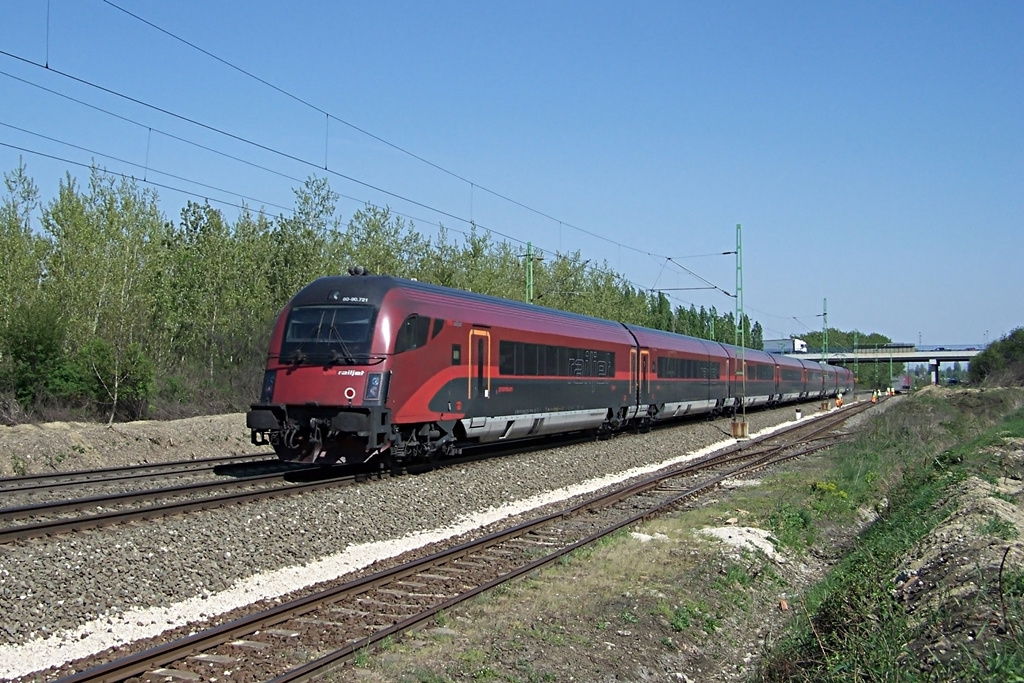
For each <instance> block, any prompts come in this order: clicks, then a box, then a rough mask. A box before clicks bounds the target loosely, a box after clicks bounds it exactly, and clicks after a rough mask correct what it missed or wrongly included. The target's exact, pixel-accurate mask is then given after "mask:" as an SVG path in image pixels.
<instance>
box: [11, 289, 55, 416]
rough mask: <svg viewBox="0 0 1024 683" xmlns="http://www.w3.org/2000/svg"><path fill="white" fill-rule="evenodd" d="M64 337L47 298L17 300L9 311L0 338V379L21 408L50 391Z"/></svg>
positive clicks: (30, 404) (27, 406) (32, 403)
mask: <svg viewBox="0 0 1024 683" xmlns="http://www.w3.org/2000/svg"><path fill="white" fill-rule="evenodd" d="M64 338H65V333H64V325H63V323H62V322H61V319H60V314H59V312H58V311H57V309H56V307H54V306H52V305H50V304H48V303H47V302H44V301H36V302H29V303H21V304H19V305H18V306H17V307H15V308H14V310H12V311H11V316H10V319H9V320H8V324H7V329H6V330H4V334H3V338H2V350H3V359H4V366H3V371H2V381H3V384H4V386H5V387H6V388H7V389H8V390H9V391H11V392H13V394H14V399H15V400H16V401H17V403H18V404H20V406H21V407H22V408H29V407H31V406H32V405H34V404H35V403H36V402H37V401H38V400H39V399H40V398H42V397H43V396H44V395H46V394H47V393H48V392H49V391H50V389H51V380H52V379H53V373H54V369H55V368H57V367H59V366H61V365H62V364H63V361H64Z"/></svg>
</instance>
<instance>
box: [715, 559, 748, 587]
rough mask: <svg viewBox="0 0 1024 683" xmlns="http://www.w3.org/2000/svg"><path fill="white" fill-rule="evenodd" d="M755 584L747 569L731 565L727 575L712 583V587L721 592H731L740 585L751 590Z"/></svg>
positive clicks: (727, 569) (726, 571)
mask: <svg viewBox="0 0 1024 683" xmlns="http://www.w3.org/2000/svg"><path fill="white" fill-rule="evenodd" d="M752 583H754V577H752V576H751V575H750V573H749V572H748V571H747V568H746V567H743V566H740V565H738V564H730V565H729V566H728V567H726V569H725V573H724V574H722V575H721V576H719V577H717V578H716V579H715V580H714V581H712V582H711V586H712V587H714V588H717V589H719V590H730V589H732V588H734V587H735V586H737V585H739V586H742V587H743V588H750V585H751V584H752Z"/></svg>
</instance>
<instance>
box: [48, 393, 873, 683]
mask: <svg viewBox="0 0 1024 683" xmlns="http://www.w3.org/2000/svg"><path fill="white" fill-rule="evenodd" d="M867 407H870V405H866V406H864V407H861V408H857V407H856V406H849V407H848V408H846V409H842V410H841V411H837V412H841V413H842V415H841V416H832V419H827V420H825V422H826V423H825V424H822V425H814V429H812V430H810V432H809V434H808V435H804V436H802V437H800V439H799V440H798V441H797V442H796V443H788V444H786V443H783V444H778V445H775V446H771V445H769V444H766V442H767V441H768V440H770V439H773V438H779V437H780V436H783V435H784V434H785V433H790V432H792V431H800V430H801V429H803V428H804V427H805V425H803V424H799V423H798V424H797V425H794V426H792V427H789V428H787V429H786V430H783V431H782V432H776V433H774V434H770V435H766V436H763V437H759V438H757V439H754V440H751V441H749V442H742V443H740V444H737V445H735V446H733V447H729V448H726V449H724V450H723V451H720V452H719V456H724V457H721V458H720V459H715V458H712V457H707V458H702V459H699V460H694V461H690V462H688V463H685V464H683V465H682V466H680V467H677V468H673V469H670V470H666V471H663V472H661V473H659V474H657V475H654V476H652V477H648V478H646V479H644V480H641V481H638V482H635V483H633V484H630V485H628V486H626V487H623V489H620V490H616V491H612V492H607V493H605V494H603V495H600V496H597V497H595V498H593V499H591V500H586V501H583V502H580V503H578V504H575V505H572V506H570V507H567V508H565V509H562V510H559V511H557V512H554V513H550V514H546V515H543V516H541V517H538V518H535V519H533V520H529V521H527V522H524V523H522V524H518V525H515V526H513V527H511V528H509V529H504V530H499V531H495V532H493V533H491V534H488V535H487V536H484V537H482V538H479V539H476V540H472V541H468V542H466V543H463V544H460V545H458V546H456V547H454V548H451V549H448V550H444V551H441V552H437V553H434V554H431V555H429V556H427V557H423V558H420V559H418V560H414V561H413V562H410V563H407V564H403V565H400V566H397V567H393V568H391V569H386V570H384V571H382V572H379V573H376V574H373V575H369V576H365V577H362V578H358V579H355V580H353V581H349V582H346V583H344V584H342V585H339V586H336V587H333V588H330V589H327V590H324V591H320V592H315V593H312V594H310V595H307V596H303V597H299V598H296V599H294V600H291V601H289V602H287V603H284V604H281V605H278V606H275V607H273V608H271V609H269V610H266V611H263V612H258V613H254V614H250V615H247V616H245V617H242V618H240V619H237V620H235V621H231V622H228V623H225V624H221V625H219V626H216V627H214V628H211V629H209V630H206V631H202V632H199V633H195V634H193V635H190V636H187V637H185V638H182V639H179V640H175V641H172V642H168V643H164V644H162V645H159V646H157V647H154V648H151V649H149V650H145V651H141V652H137V653H134V654H131V655H129V656H127V657H124V658H122V659H118V660H114V661H111V662H107V663H105V664H101V665H99V666H97V667H94V668H91V669H88V670H85V671H82V672H78V673H75V674H71V675H69V676H66V677H64V678H61V679H60V680H59V682H58V683H84V682H85V681H122V680H125V679H127V678H131V677H133V676H139V675H143V674H146V673H147V672H152V671H153V669H154V667H160V666H163V665H165V664H168V663H171V662H175V661H180V660H182V659H184V658H186V657H189V656H191V655H193V654H196V653H200V652H202V651H205V650H210V649H212V648H215V647H218V646H220V645H223V644H224V643H227V642H229V641H231V640H234V639H236V638H238V637H240V636H244V635H250V634H253V633H254V632H256V631H261V630H264V629H268V628H271V627H273V626H275V625H278V624H281V623H282V622H285V621H287V620H288V619H292V618H296V617H301V616H302V615H305V614H308V613H309V612H312V611H314V610H316V609H318V608H319V607H321V606H322V605H325V604H330V603H335V602H338V601H340V600H341V598H342V596H343V595H346V594H362V593H365V592H366V591H368V590H370V589H372V588H374V587H377V586H382V585H385V584H389V583H392V582H394V581H396V580H398V579H402V578H406V577H410V576H414V575H416V574H417V573H422V572H423V571H424V570H426V569H429V568H432V567H436V566H437V565H439V564H448V563H452V562H454V561H456V560H458V559H460V558H465V557H467V556H469V555H470V554H472V553H474V552H479V551H482V550H485V549H487V548H491V547H493V546H496V545H498V544H500V543H502V542H504V541H507V540H510V539H513V538H519V537H522V536H524V535H526V534H527V533H529V532H531V531H534V530H537V529H540V528H542V527H544V526H547V525H549V524H551V523H557V522H559V521H561V520H565V519H568V518H572V517H579V516H580V515H581V513H582V512H585V511H593V510H597V509H607V508H609V507H610V506H612V505H614V504H615V503H617V502H619V501H622V500H624V499H627V498H630V497H631V496H635V495H638V494H643V493H644V492H646V491H648V490H650V489H653V488H657V487H658V486H659V485H661V484H664V483H665V482H666V481H670V480H672V479H676V478H678V477H680V476H685V475H689V474H692V473H694V472H697V471H700V470H702V469H707V468H710V467H720V466H722V465H723V464H729V463H732V462H735V461H736V460H742V459H746V460H748V462H746V463H744V464H741V465H739V466H738V467H735V468H733V469H730V470H729V471H726V472H723V473H720V474H718V475H715V476H713V477H711V478H710V479H707V480H705V481H703V482H701V483H699V484H697V485H695V486H690V487H687V488H686V489H684V490H682V491H678V492H673V491H672V490H671V489H666V491H667V492H668V493H670V495H669V496H668V497H667V498H666V499H665V500H663V501H662V502H661V503H659V504H657V505H654V506H652V507H648V508H646V509H644V510H642V511H641V512H637V513H634V514H631V515H627V516H625V517H624V518H622V519H619V520H617V521H616V522H614V523H613V524H609V525H607V526H605V527H604V528H603V529H601V530H600V531H598V532H597V533H592V534H589V535H587V536H586V537H585V538H583V539H580V540H577V541H575V542H571V543H567V544H566V545H564V546H563V547H561V548H559V549H557V550H555V551H553V552H551V553H549V554H548V555H546V556H544V557H541V558H537V559H535V560H533V561H531V562H528V563H525V564H523V565H521V566H519V567H516V568H515V569H513V570H511V571H508V572H505V573H503V574H501V575H500V576H498V577H495V578H492V579H490V580H488V581H485V582H483V583H481V584H480V585H477V586H475V587H472V588H470V589H468V590H465V591H461V592H460V593H458V594H457V595H454V596H451V597H448V598H447V599H445V600H443V601H441V602H437V603H436V604H433V605H431V606H430V607H428V608H427V609H424V610H422V611H420V612H419V613H416V614H414V615H412V616H409V617H407V618H404V619H401V620H398V621H395V622H393V623H392V624H391V625H390V626H387V627H384V628H381V629H379V630H377V631H375V632H374V633H373V634H371V635H369V636H367V637H365V638H363V639H360V640H357V641H355V642H351V643H348V644H346V645H345V646H343V647H342V648H339V649H337V650H334V651H332V652H330V653H328V654H327V655H324V656H322V657H320V658H318V659H316V660H314V661H313V662H309V663H307V664H305V665H303V666H301V667H298V668H296V669H294V670H292V671H290V672H288V673H286V674H283V675H282V676H279V677H277V678H275V679H273V681H274V683H284V682H285V681H297V680H308V679H309V677H311V676H313V675H316V674H317V673H320V672H322V671H323V670H324V669H325V668H327V667H330V666H333V665H335V664H336V663H338V662H339V661H341V660H343V659H345V658H346V657H349V656H351V655H352V654H354V653H355V652H357V651H359V650H360V649H363V648H365V647H367V646H369V645H372V644H374V643H376V642H378V641H380V640H382V639H383V638H386V637H388V636H389V635H393V634H395V633H398V632H400V631H403V630H406V629H408V628H411V627H413V626H415V625H417V624H419V623H422V622H423V621H425V620H427V619H430V618H431V617H433V616H434V615H436V614H437V613H438V612H441V611H443V610H446V609H450V608H451V607H452V606H454V605H456V604H458V603H459V602H462V601H464V600H467V599H469V598H472V597H474V596H476V595H478V594H480V593H482V592H484V591H486V590H489V589H491V588H494V587H495V586H498V585H500V584H502V583H505V582H507V581H509V580H511V579H514V578H516V577H518V576H522V575H523V574H526V573H529V572H531V571H534V570H536V569H538V568H540V567H543V566H545V565H547V564H550V563H551V562H554V561H556V560H558V559H559V558H561V557H564V556H565V555H567V554H569V553H571V552H573V551H574V550H576V549H578V548H581V547H584V546H586V545H588V544H590V543H592V542H593V541H594V540H596V539H598V538H601V537H603V536H606V535H608V534H610V533H614V532H615V531H617V530H618V529H621V528H623V527H626V526H629V525H631V524H634V523H636V522H638V521H641V520H643V519H647V518H650V517H652V516H654V515H657V514H660V513H662V512H663V511H664V510H666V509H668V508H671V507H673V506H675V505H678V504H679V503H680V502H681V501H684V500H686V499H688V498H691V497H693V496H695V495H697V494H698V493H700V492H702V491H705V490H708V489H710V488H713V487H715V486H718V485H719V484H720V483H721V482H723V481H725V480H726V479H728V478H730V477H735V476H737V475H739V474H744V473H747V472H750V471H754V470H758V469H763V468H765V467H769V466H771V465H773V464H775V463H778V462H782V461H784V460H788V459H792V458H795V457H799V456H800V455H805V454H806V453H808V452H813V451H816V450H821V449H824V448H827V447H829V445H830V444H828V443H825V442H824V441H821V440H819V441H820V442H819V443H818V444H816V445H814V446H812V447H811V448H810V449H805V450H799V451H794V452H793V453H790V454H788V455H782V456H780V455H779V453H780V452H783V451H786V450H793V449H794V448H795V447H796V446H797V445H799V444H800V443H803V442H805V441H806V440H808V439H813V438H814V437H817V436H818V435H819V434H821V433H823V432H826V431H829V430H831V429H834V428H835V427H836V426H837V424H839V423H841V422H842V421H843V420H845V419H848V418H849V417H852V416H853V415H854V414H856V413H857V412H860V411H861V410H864V409H866V408H867ZM818 419H819V420H823V419H825V418H818ZM808 422H810V421H808ZM815 422H816V421H815ZM808 426H810V425H808ZM750 446H758V447H761V446H768V447H767V448H765V449H764V450H762V451H760V452H755V449H752V448H750ZM743 449H746V450H747V451H749V452H739V451H742V450H743ZM154 673H156V672H154ZM156 675H162V674H160V673H156Z"/></svg>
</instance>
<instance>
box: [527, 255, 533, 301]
mask: <svg viewBox="0 0 1024 683" xmlns="http://www.w3.org/2000/svg"><path fill="white" fill-rule="evenodd" d="M526 303H528V304H532V303H533V242H527V243H526Z"/></svg>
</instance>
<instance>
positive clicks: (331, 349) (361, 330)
mask: <svg viewBox="0 0 1024 683" xmlns="http://www.w3.org/2000/svg"><path fill="white" fill-rule="evenodd" d="M376 316H377V309H376V308H374V307H373V306H302V307H298V308H293V309H292V311H291V313H289V315H288V324H287V326H286V327H285V331H284V340H283V341H282V343H281V362H283V363H310V364H319V363H342V364H344V363H349V364H353V363H356V362H359V363H362V364H365V363H366V362H367V361H368V358H367V356H368V355H369V353H370V342H371V341H372V340H373V324H374V319H375V318H376Z"/></svg>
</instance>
